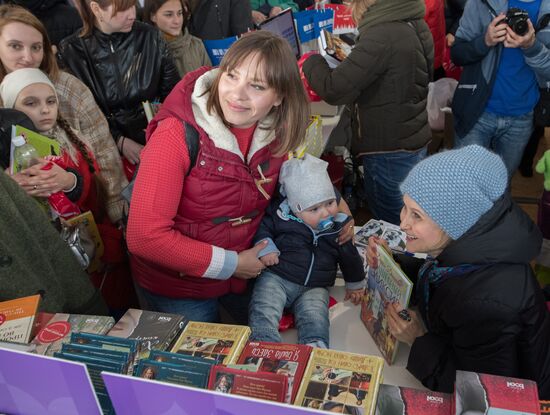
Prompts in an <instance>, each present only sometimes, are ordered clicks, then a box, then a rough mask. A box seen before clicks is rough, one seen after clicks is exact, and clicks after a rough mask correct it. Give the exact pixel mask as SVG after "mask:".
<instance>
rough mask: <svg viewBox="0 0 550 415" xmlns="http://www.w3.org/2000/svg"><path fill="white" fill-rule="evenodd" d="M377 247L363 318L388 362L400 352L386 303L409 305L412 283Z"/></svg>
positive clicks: (363, 302) (364, 300)
mask: <svg viewBox="0 0 550 415" xmlns="http://www.w3.org/2000/svg"><path fill="white" fill-rule="evenodd" d="M377 248H378V268H376V269H374V268H372V267H369V270H368V272H367V288H366V290H365V295H364V296H363V300H362V301H361V321H362V322H363V324H364V325H365V327H366V328H367V330H368V332H369V333H370V335H371V336H372V338H373V340H374V342H375V343H376V345H377V346H378V349H380V352H381V353H382V356H384V359H386V362H387V363H388V364H390V365H391V364H392V363H393V361H394V360H395V356H396V354H397V346H398V343H399V342H398V340H397V339H396V338H395V337H394V336H393V335H392V334H391V333H390V328H389V326H388V322H387V317H386V305H387V304H391V303H395V302H397V303H399V304H400V305H401V307H402V308H407V307H408V305H409V298H410V296H411V291H412V285H413V284H412V282H411V280H409V278H408V277H407V275H405V273H404V272H403V271H402V270H401V267H400V266H399V265H398V264H397V263H396V262H395V261H394V259H393V257H392V256H391V254H389V253H388V252H387V251H386V250H385V249H384V247H383V246H382V245H377Z"/></svg>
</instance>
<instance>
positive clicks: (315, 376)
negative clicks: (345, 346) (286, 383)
mask: <svg viewBox="0 0 550 415" xmlns="http://www.w3.org/2000/svg"><path fill="white" fill-rule="evenodd" d="M383 367H384V359H382V358H381V357H377V356H367V355H361V354H356V353H348V352H340V351H336V350H330V349H317V348H315V349H313V352H312V353H311V357H310V359H309V363H308V366H307V369H306V371H305V373H304V376H303V378H302V383H301V385H300V389H299V390H298V394H297V395H296V399H295V401H294V405H298V406H303V407H307V408H314V409H320V410H324V411H331V412H340V413H361V414H364V415H372V414H374V411H375V407H376V398H377V395H378V388H379V386H380V382H381V378H382V369H383Z"/></svg>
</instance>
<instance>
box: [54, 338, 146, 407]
mask: <svg viewBox="0 0 550 415" xmlns="http://www.w3.org/2000/svg"><path fill="white" fill-rule="evenodd" d="M138 353H139V342H138V341H137V340H131V339H122V338H118V337H113V336H105V335H99V334H91V333H72V334H71V339H70V342H69V343H63V344H62V346H61V350H60V351H59V352H55V353H54V354H53V356H54V357H57V358H60V359H65V360H72V361H74V362H81V363H84V364H85V365H86V368H87V369H88V373H89V375H90V379H91V380H92V385H93V387H94V390H95V393H96V395H97V398H98V400H99V403H100V405H101V409H102V410H103V413H104V414H114V408H113V406H112V404H111V400H110V399H109V395H108V394H107V391H106V389H105V384H104V383H103V379H102V378H101V372H112V373H121V374H132V373H133V370H134V363H135V361H136V356H138Z"/></svg>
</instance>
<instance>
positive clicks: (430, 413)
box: [376, 385, 453, 415]
mask: <svg viewBox="0 0 550 415" xmlns="http://www.w3.org/2000/svg"><path fill="white" fill-rule="evenodd" d="M451 403H452V395H451V394H450V393H441V392H432V391H425V390H419V389H412V388H405V387H401V386H394V385H380V390H379V391H378V399H377V401H376V415H396V414H402V415H451V414H452V413H453V412H452V410H451V406H452V405H451Z"/></svg>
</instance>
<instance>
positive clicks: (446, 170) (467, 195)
mask: <svg viewBox="0 0 550 415" xmlns="http://www.w3.org/2000/svg"><path fill="white" fill-rule="evenodd" d="M507 186H508V173H507V170H506V167H505V166H504V163H503V162H502V159H501V158H500V157H499V156H498V155H496V154H495V153H492V152H490V151H489V150H487V149H485V148H484V147H481V146H478V145H470V146H466V147H463V148H460V149H457V150H449V151H444V152H442V153H438V154H435V155H433V156H430V157H428V158H426V159H424V160H423V161H421V162H420V163H418V164H417V165H416V166H415V167H414V168H413V169H412V170H411V171H410V172H409V174H408V176H407V178H406V179H405V180H404V181H403V183H401V193H403V195H408V196H409V197H410V198H411V199H413V200H414V201H415V202H416V203H418V205H419V206H420V207H421V208H422V209H423V210H424V211H425V212H426V213H427V214H428V216H430V218H432V219H433V221H434V222H435V223H437V224H438V225H439V226H440V227H441V228H442V229H443V230H444V231H445V232H446V233H447V235H449V236H450V237H451V238H452V239H458V238H460V237H461V236H462V235H463V234H464V233H465V232H466V231H467V230H468V229H470V228H471V227H472V226H473V225H474V224H475V223H476V222H477V221H478V220H479V218H480V217H481V216H482V215H483V214H484V213H485V212H487V211H488V210H489V209H491V207H493V204H494V202H495V201H496V200H497V199H498V198H499V197H500V196H502V195H503V194H504V191H505V190H506V187H507Z"/></svg>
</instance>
